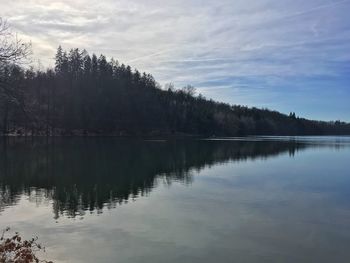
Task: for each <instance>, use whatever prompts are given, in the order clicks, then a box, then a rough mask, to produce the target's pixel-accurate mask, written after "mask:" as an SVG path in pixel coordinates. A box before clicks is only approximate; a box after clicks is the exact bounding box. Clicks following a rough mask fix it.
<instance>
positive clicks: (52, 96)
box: [0, 47, 350, 136]
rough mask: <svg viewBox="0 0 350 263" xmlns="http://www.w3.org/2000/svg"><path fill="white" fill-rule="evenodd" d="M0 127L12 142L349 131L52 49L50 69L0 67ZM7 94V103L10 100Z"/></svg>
mask: <svg viewBox="0 0 350 263" xmlns="http://www.w3.org/2000/svg"><path fill="white" fill-rule="evenodd" d="M3 66H4V67H3V70H2V71H1V74H0V79H1V81H2V82H6V83H7V87H8V89H7V93H6V92H4V90H0V120H1V121H0V127H1V131H2V133H4V134H17V135H25V134H26V135H29V134H32V135H166V134H193V135H206V136H208V135H210V136H211V135H216V136H236V135H255V134H259V135H323V134H350V125H349V124H347V123H343V122H340V121H336V122H321V121H310V120H306V119H302V118H299V117H297V116H296V115H295V113H291V114H290V115H285V114H281V113H279V112H276V111H270V110H268V109H257V108H248V107H244V106H238V105H229V104H225V103H219V102H215V101H213V100H208V99H205V98H204V97H203V96H202V95H198V96H196V95H195V90H194V88H193V87H191V86H187V87H184V88H183V89H178V90H176V89H174V87H173V86H172V85H166V86H165V88H163V89H162V88H161V87H160V85H159V84H158V83H157V82H156V81H155V80H154V78H153V77H152V76H151V75H150V74H146V73H140V72H139V71H137V70H133V69H131V67H130V66H128V65H124V64H120V63H119V62H118V61H115V60H113V59H112V60H107V58H106V57H105V56H104V55H100V56H96V55H95V54H92V55H89V54H88V53H87V52H86V51H85V50H82V51H81V50H79V49H71V50H70V51H69V52H66V51H64V50H63V49H62V48H61V47H59V48H58V50H57V54H56V62H55V68H54V69H47V70H46V71H40V70H33V69H32V68H30V69H24V68H22V67H20V66H18V65H15V64H14V63H6V65H5V64H3ZM8 94H10V95H11V96H9V95H8Z"/></svg>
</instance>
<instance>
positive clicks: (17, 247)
mask: <svg viewBox="0 0 350 263" xmlns="http://www.w3.org/2000/svg"><path fill="white" fill-rule="evenodd" d="M9 230H10V228H9V227H8V228H6V229H5V230H4V231H3V232H2V235H1V238H0V263H32V262H34V263H52V261H46V260H40V259H39V258H38V257H37V256H36V255H35V253H36V252H38V251H40V250H45V248H43V247H42V246H41V245H40V244H39V243H37V241H38V237H35V238H32V239H30V240H23V239H22V238H21V237H20V235H19V234H18V233H17V232H16V233H15V234H14V235H12V236H11V235H10V236H9V237H6V235H5V234H7V233H8V232H9Z"/></svg>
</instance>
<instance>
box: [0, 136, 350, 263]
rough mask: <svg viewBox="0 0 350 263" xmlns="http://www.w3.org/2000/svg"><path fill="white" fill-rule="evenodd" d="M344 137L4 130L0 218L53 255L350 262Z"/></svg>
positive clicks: (61, 258) (349, 145)
mask: <svg viewBox="0 0 350 263" xmlns="http://www.w3.org/2000/svg"><path fill="white" fill-rule="evenodd" d="M349 167H350V137H259V138H258V137H254V138H253V137H252V138H220V139H211V140H177V141H175V140H170V141H164V140H141V139H114V138H88V139H84V138H77V139H68V138H67V139H63V138H61V139H55V141H46V140H45V139H32V140H29V139H27V140H24V139H9V140H7V141H4V140H3V141H1V142H0V227H1V228H4V227H5V226H11V227H12V229H13V230H14V231H19V232H20V233H22V235H23V236H24V237H26V238H29V237H32V236H34V235H38V236H39V237H40V240H41V242H42V243H44V244H45V246H46V253H45V255H44V256H45V257H46V258H48V259H51V260H54V261H55V262H101V263H103V262H126V263H129V262H130V263H131V262H132V263H137V262H142V263H148V262H152V263H156V262H159V263H164V262H170V263H172V262H182V263H183V262H201V263H203V262H204V263H205V262H269V263H271V262H293V263H295V262H298V263H300V262H301V263H302V262H308V263H310V262H317V263H319V262H327V263H328V262H350V249H349V245H350V172H349Z"/></svg>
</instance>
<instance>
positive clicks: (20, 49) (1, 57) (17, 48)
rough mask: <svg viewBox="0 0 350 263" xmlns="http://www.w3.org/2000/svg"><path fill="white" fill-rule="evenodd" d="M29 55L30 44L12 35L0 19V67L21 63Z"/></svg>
mask: <svg viewBox="0 0 350 263" xmlns="http://www.w3.org/2000/svg"><path fill="white" fill-rule="evenodd" d="M30 54H31V44H30V43H25V42H23V41H22V40H21V39H18V37H17V35H16V34H13V33H12V32H11V30H10V27H9V25H8V23H7V22H6V20H4V19H3V18H1V17H0V67H3V66H5V65H6V64H11V63H21V62H23V61H24V59H26V58H28V56H29V55H30Z"/></svg>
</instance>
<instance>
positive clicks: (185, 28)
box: [0, 0, 350, 102]
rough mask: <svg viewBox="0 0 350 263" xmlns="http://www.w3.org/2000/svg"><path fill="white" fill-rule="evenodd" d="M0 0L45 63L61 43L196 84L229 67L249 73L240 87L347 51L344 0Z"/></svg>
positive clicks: (308, 70) (335, 70) (328, 70)
mask: <svg viewBox="0 0 350 263" xmlns="http://www.w3.org/2000/svg"><path fill="white" fill-rule="evenodd" d="M0 6H1V11H2V12H1V15H2V16H4V17H7V18H8V20H9V22H10V23H11V24H12V26H13V27H14V30H16V31H19V32H20V33H21V34H22V35H23V36H24V37H25V38H27V39H31V40H32V41H33V46H34V52H35V54H36V55H37V56H38V57H40V59H41V61H42V62H43V63H44V64H46V65H52V64H53V60H52V58H53V57H54V53H55V49H56V48H57V46H58V45H59V44H61V45H62V46H63V47H64V48H67V49H68V48H72V47H79V48H85V49H87V50H88V51H90V52H96V53H104V54H106V55H107V56H110V57H114V58H117V59H119V60H120V61H121V62H126V63H130V64H131V66H133V67H135V68H138V69H140V70H141V71H148V72H150V73H152V74H153V75H154V76H155V78H156V79H157V80H159V81H160V82H161V83H165V82H174V83H175V84H177V85H184V84H186V83H187V84H193V85H195V86H199V88H200V84H201V83H205V82H208V81H210V80H213V79H214V80H217V82H216V84H215V85H217V86H220V85H219V84H218V82H219V81H220V80H222V81H225V79H228V78H229V79H230V81H232V78H235V77H237V78H245V79H247V82H248V84H247V85H243V86H244V87H245V88H239V87H238V89H240V90H242V89H248V88H249V87H251V85H250V84H249V83H250V82H249V79H250V78H257V77H258V78H259V77H260V78H261V80H262V83H265V85H266V87H270V88H271V87H272V86H271V83H269V82H266V79H270V80H271V79H273V78H275V79H279V82H278V83H279V84H283V79H284V78H286V79H288V81H290V78H291V77H297V78H300V77H313V76H315V77H319V76H331V77H334V76H337V75H339V74H340V71H339V65H342V63H348V62H349V60H350V57H349V54H350V45H348V43H349V42H350V22H349V19H348V16H349V13H350V2H349V0H338V1H335V0H310V1H304V0H281V1H277V0H261V1H255V0H222V1H215V2H214V1H210V0H203V1H200V0H191V1H188V0H187V1H185V0H167V1H164V0H147V1H144V0H133V1H131V0H119V1H114V0H107V1H102V0H101V1H94V0H75V1H71V0H69V1H68V0H62V1H51V0H30V1H28V0H16V1H7V0H6V1H5V0H0ZM243 84H244V83H243ZM215 85H214V84H213V86H212V87H207V86H206V87H205V88H206V89H208V88H210V89H211V90H215V87H216V86H215ZM225 85H226V86H230V83H223V84H222V85H221V86H225ZM231 86H232V85H231ZM240 87H242V86H240ZM274 87H276V85H274ZM203 88H204V87H203ZM220 89H221V88H220ZM268 90H269V89H268V88H267V91H268ZM203 91H204V90H203ZM242 94H245V92H243V93H242ZM271 94H272V93H271ZM266 96H268V93H266ZM248 97H255V96H248ZM248 97H247V98H248ZM272 97H273V96H272V95H271V98H272ZM232 101H233V100H232ZM252 102H254V101H252Z"/></svg>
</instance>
